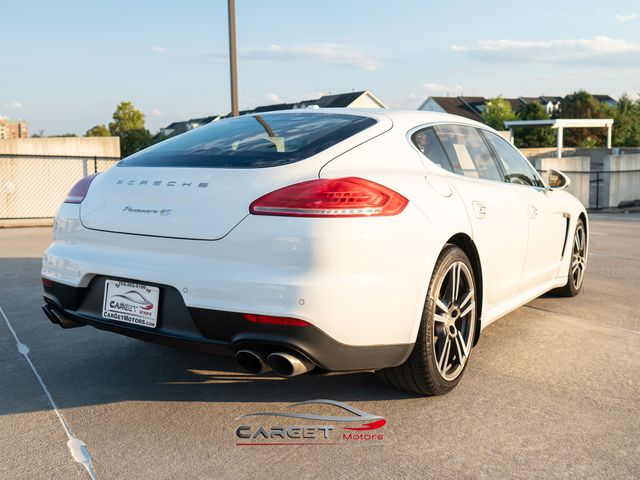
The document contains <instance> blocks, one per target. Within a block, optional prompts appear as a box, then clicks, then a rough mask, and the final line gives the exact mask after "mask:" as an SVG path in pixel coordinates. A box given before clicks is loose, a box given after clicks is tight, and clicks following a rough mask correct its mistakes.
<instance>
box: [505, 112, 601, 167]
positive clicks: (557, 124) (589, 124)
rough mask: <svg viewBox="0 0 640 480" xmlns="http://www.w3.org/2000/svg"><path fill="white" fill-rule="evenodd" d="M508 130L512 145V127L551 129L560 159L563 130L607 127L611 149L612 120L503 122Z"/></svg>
mask: <svg viewBox="0 0 640 480" xmlns="http://www.w3.org/2000/svg"><path fill="white" fill-rule="evenodd" d="M504 126H505V127H507V128H508V129H509V135H510V137H511V142H512V143H513V128H514V127H551V128H556V129H557V130H558V143H557V145H558V158H561V157H562V146H563V143H564V139H563V132H564V129H565V128H598V127H607V148H611V128H612V127H613V118H557V119H552V120H511V121H508V122H504Z"/></svg>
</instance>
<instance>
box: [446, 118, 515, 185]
mask: <svg viewBox="0 0 640 480" xmlns="http://www.w3.org/2000/svg"><path fill="white" fill-rule="evenodd" d="M434 128H435V131H436V133H437V134H438V138H439V139H440V141H441V142H442V145H443V147H444V149H445V151H446V152H447V155H448V156H449V159H450V160H451V163H452V164H453V169H454V171H455V172H456V173H462V174H463V175H464V176H465V177H472V178H483V179H486V180H495V181H498V182H501V181H503V178H502V174H501V173H500V171H499V170H498V166H497V165H496V162H495V161H494V159H493V155H492V154H491V150H489V146H488V145H487V143H486V142H485V141H484V139H483V138H482V136H481V134H480V132H479V131H478V130H476V129H475V128H473V127H467V126H464V125H436V126H435V127H434Z"/></svg>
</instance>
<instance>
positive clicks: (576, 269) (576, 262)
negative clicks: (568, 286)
mask: <svg viewBox="0 0 640 480" xmlns="http://www.w3.org/2000/svg"><path fill="white" fill-rule="evenodd" d="M586 247H587V235H586V233H585V231H584V227H583V226H582V225H578V228H576V234H575V236H574V239H573V255H572V256H571V270H570V272H571V273H570V275H571V278H572V280H573V285H574V286H575V288H576V290H579V289H580V287H581V286H582V279H583V278H584V271H585V268H586V266H587V261H586Z"/></svg>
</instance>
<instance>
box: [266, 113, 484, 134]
mask: <svg viewBox="0 0 640 480" xmlns="http://www.w3.org/2000/svg"><path fill="white" fill-rule="evenodd" d="M286 113H311V114H331V113H333V114H336V113H341V114H345V115H362V116H365V117H372V118H381V117H386V118H388V119H390V120H391V121H392V122H393V124H394V127H398V128H400V129H407V130H409V129H411V128H414V127H416V126H419V125H426V124H429V123H442V122H447V123H457V124H465V125H471V126H474V127H482V128H488V127H487V125H485V124H484V123H480V122H476V121H475V120H471V119H469V118H465V117H461V116H459V115H451V114H449V113H440V112H427V111H424V110H399V109H398V110H396V109H391V108H300V109H292V110H278V111H273V112H260V113H259V115H271V114H280V115H282V114H286Z"/></svg>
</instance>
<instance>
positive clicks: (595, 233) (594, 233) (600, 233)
mask: <svg viewBox="0 0 640 480" xmlns="http://www.w3.org/2000/svg"><path fill="white" fill-rule="evenodd" d="M589 235H609V234H608V233H602V232H594V231H591V232H589Z"/></svg>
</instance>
